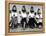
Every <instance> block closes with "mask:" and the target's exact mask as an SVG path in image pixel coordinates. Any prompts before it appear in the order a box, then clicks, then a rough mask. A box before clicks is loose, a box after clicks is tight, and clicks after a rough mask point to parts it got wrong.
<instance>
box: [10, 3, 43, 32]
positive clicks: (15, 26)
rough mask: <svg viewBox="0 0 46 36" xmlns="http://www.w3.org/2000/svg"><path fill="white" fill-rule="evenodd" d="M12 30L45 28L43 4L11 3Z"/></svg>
mask: <svg viewBox="0 0 46 36" xmlns="http://www.w3.org/2000/svg"><path fill="white" fill-rule="evenodd" d="M9 6H10V7H9V13H10V22H9V28H10V29H9V30H10V32H35V31H38V32H40V31H42V30H43V23H42V19H43V17H42V6H40V5H22V4H10V5H9Z"/></svg>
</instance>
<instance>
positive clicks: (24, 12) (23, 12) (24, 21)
mask: <svg viewBox="0 0 46 36" xmlns="http://www.w3.org/2000/svg"><path fill="white" fill-rule="evenodd" d="M26 17H27V15H26V9H25V6H23V7H22V20H21V24H22V27H23V28H24V29H25V26H26V23H27V22H26Z"/></svg>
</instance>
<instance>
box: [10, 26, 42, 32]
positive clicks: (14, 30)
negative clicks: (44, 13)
mask: <svg viewBox="0 0 46 36" xmlns="http://www.w3.org/2000/svg"><path fill="white" fill-rule="evenodd" d="M26 31H28V32H30V31H42V28H41V29H39V28H34V29H31V28H25V29H23V28H22V27H20V26H19V27H18V28H16V29H10V32H26Z"/></svg>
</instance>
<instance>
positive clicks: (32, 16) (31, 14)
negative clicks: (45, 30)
mask: <svg viewBox="0 0 46 36" xmlns="http://www.w3.org/2000/svg"><path fill="white" fill-rule="evenodd" d="M33 9H34V8H33V6H31V9H30V13H29V21H28V24H29V27H30V28H34V27H35V24H34V23H36V21H35V18H34V17H35V14H34V10H33Z"/></svg>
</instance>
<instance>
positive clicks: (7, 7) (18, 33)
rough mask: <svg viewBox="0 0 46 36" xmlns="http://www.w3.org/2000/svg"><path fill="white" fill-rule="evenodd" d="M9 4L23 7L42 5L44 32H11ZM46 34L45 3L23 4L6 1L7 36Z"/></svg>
mask: <svg viewBox="0 0 46 36" xmlns="http://www.w3.org/2000/svg"><path fill="white" fill-rule="evenodd" d="M9 4H22V5H40V6H42V16H43V21H42V22H43V31H41V32H9V30H10V29H9V16H10V15H9ZM44 32H45V3H42V2H22V1H5V35H22V34H37V33H44Z"/></svg>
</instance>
